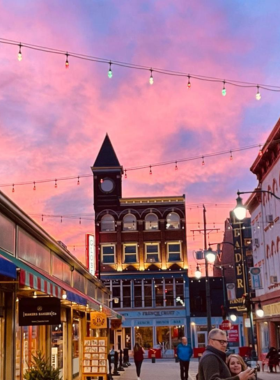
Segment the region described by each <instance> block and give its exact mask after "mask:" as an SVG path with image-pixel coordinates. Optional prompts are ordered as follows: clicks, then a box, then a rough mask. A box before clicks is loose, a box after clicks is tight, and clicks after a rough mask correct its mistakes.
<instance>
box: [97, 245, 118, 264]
mask: <svg viewBox="0 0 280 380" xmlns="http://www.w3.org/2000/svg"><path fill="white" fill-rule="evenodd" d="M104 247H111V248H112V247H113V249H114V253H113V254H111V255H110V254H105V256H106V255H109V256H114V261H113V262H112V263H109V262H104V259H103V258H104V253H103V248H104ZM100 250H101V263H102V264H104V265H107V264H108V265H111V264H116V244H110V243H107V244H106V243H104V244H101V247H100Z"/></svg>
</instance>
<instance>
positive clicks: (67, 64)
mask: <svg viewBox="0 0 280 380" xmlns="http://www.w3.org/2000/svg"><path fill="white" fill-rule="evenodd" d="M65 55H66V61H65V68H66V69H68V67H69V61H68V56H69V54H68V53H66V54H65Z"/></svg>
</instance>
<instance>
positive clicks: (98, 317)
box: [90, 311, 107, 329]
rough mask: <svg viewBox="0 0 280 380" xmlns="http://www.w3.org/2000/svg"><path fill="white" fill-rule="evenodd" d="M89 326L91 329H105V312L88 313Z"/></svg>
mask: <svg viewBox="0 0 280 380" xmlns="http://www.w3.org/2000/svg"><path fill="white" fill-rule="evenodd" d="M90 328H91V329H106V328H107V316H106V314H105V313H101V312H99V311H93V312H91V313H90Z"/></svg>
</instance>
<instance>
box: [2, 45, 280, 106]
mask: <svg viewBox="0 0 280 380" xmlns="http://www.w3.org/2000/svg"><path fill="white" fill-rule="evenodd" d="M0 43H2V44H8V45H17V46H20V47H23V46H24V47H25V48H26V49H32V50H36V51H41V52H44V53H50V54H58V55H65V50H59V49H54V48H48V47H45V46H38V45H32V44H29V43H21V42H18V41H14V40H9V39H5V38H0ZM66 55H67V57H68V56H69V57H70V56H72V57H75V58H76V59H82V60H84V61H91V62H98V63H109V64H110V66H111V64H114V65H117V66H121V67H124V68H130V69H134V70H147V71H151V69H150V67H151V66H150V67H148V66H143V65H137V64H131V63H127V62H119V61H111V60H110V61H109V60H107V59H105V58H100V57H94V56H89V55H85V54H79V53H74V52H72V53H69V52H67V53H66ZM153 71H155V72H158V73H161V74H165V75H169V76H177V77H182V76H185V77H188V79H189V84H188V87H189V88H190V77H192V79H197V80H200V81H205V82H213V81H215V82H220V83H223V82H226V83H227V85H232V86H236V87H247V88H249V87H256V86H257V87H259V88H262V89H264V90H266V91H273V92H280V86H275V85H267V84H261V85H260V84H257V83H252V82H244V81H240V80H229V79H221V78H218V77H207V76H206V75H200V74H187V73H185V72H180V71H175V70H168V69H161V68H157V69H153ZM108 76H109V73H108ZM109 78H110V77H109ZM258 100H259V99H258Z"/></svg>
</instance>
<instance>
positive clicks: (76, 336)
mask: <svg viewBox="0 0 280 380" xmlns="http://www.w3.org/2000/svg"><path fill="white" fill-rule="evenodd" d="M72 331H73V334H72V343H73V376H76V375H78V374H79V335H80V334H79V320H78V319H74V321H73V330H72Z"/></svg>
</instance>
